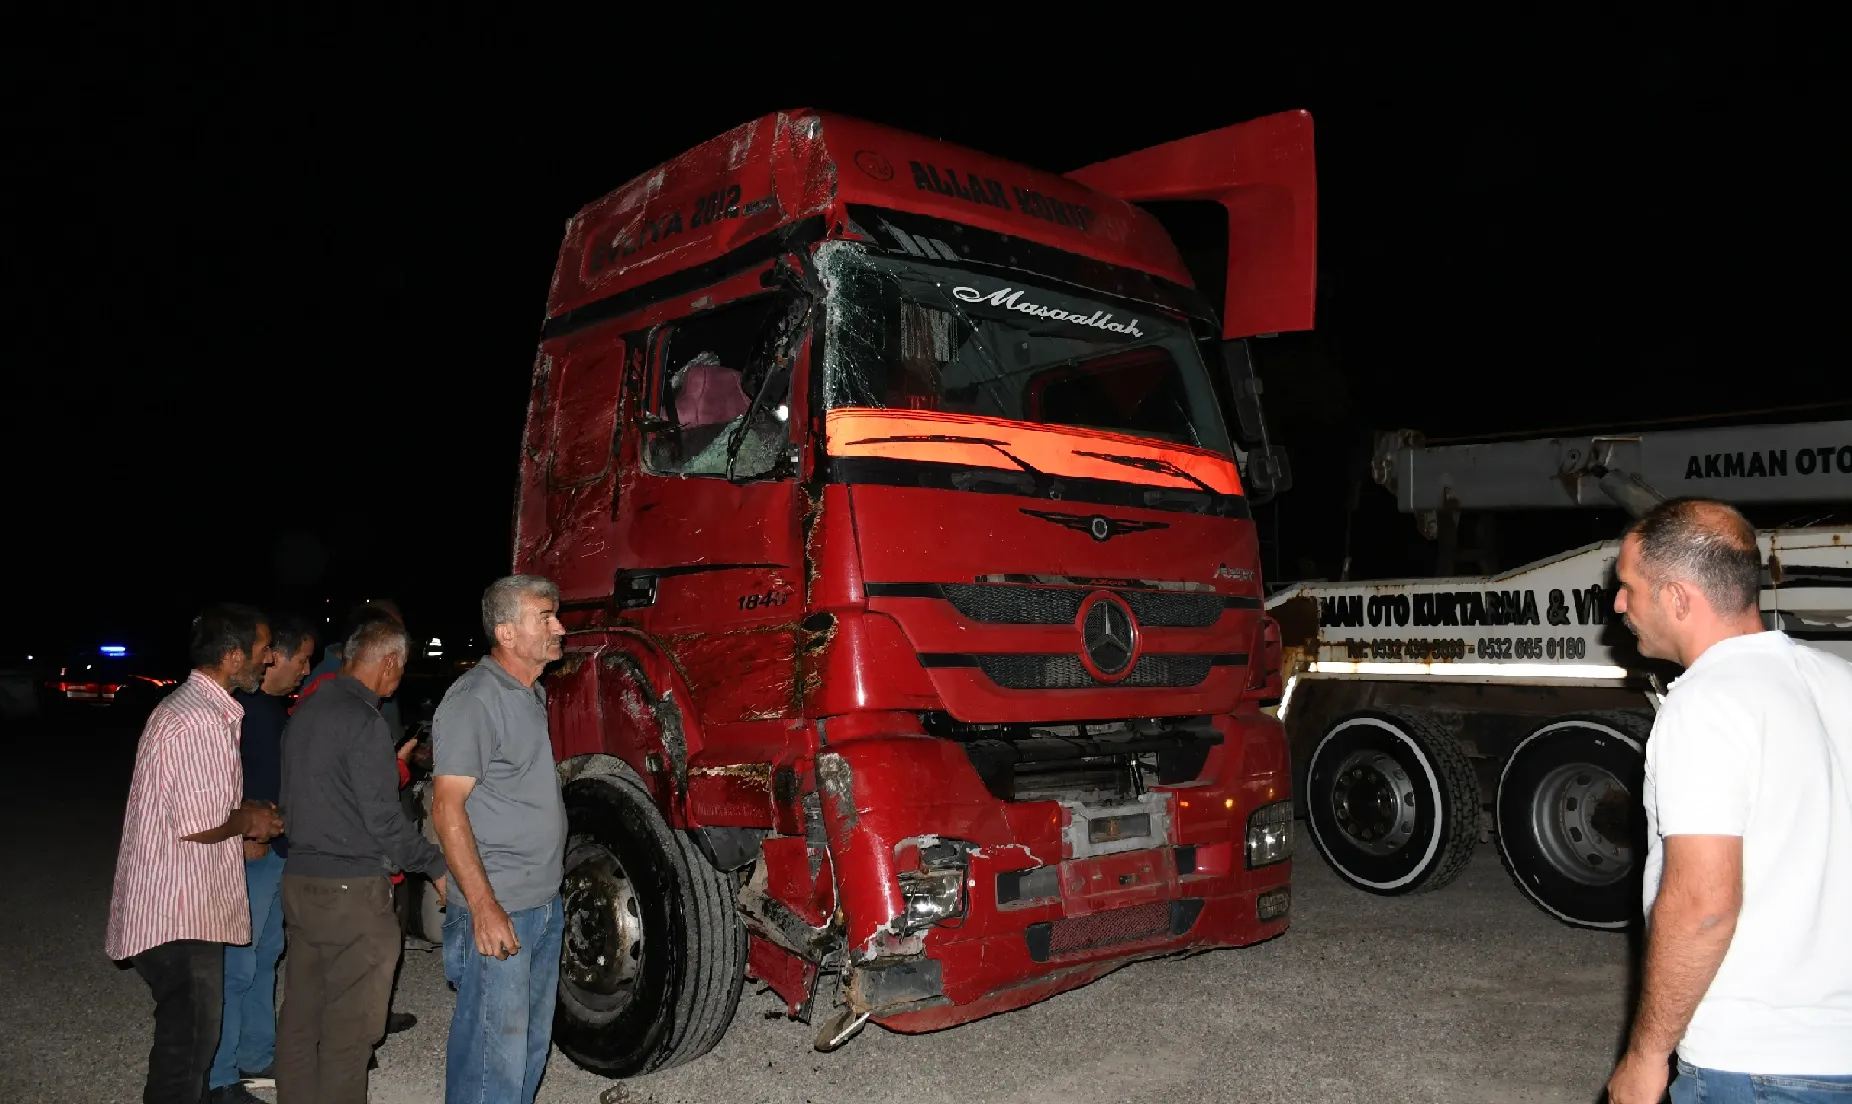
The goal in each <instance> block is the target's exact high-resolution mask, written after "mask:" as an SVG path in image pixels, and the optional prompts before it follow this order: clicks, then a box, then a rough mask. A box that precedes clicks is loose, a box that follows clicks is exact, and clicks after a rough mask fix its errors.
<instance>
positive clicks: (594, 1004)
mask: <svg viewBox="0 0 1852 1104" xmlns="http://www.w3.org/2000/svg"><path fill="white" fill-rule="evenodd" d="M561 888H562V890H563V896H564V898H565V900H564V902H563V904H564V907H565V913H566V926H565V933H564V935H565V938H564V940H563V941H562V947H561V954H560V971H559V979H560V984H561V985H562V986H563V987H565V988H566V989H567V990H568V991H569V992H570V993H571V995H572V997H573V998H574V999H575V1000H577V1001H578V1002H579V1003H580V1004H582V1005H584V1006H585V1007H587V1008H590V1009H594V1010H596V1011H599V1012H603V1013H615V1012H617V1011H620V1010H621V1009H622V1008H623V1007H624V1006H625V1005H627V1004H629V1003H630V1000H631V997H632V995H633V994H634V992H635V989H636V984H637V979H638V978H639V977H640V976H641V975H642V970H643V955H644V949H645V946H646V944H645V940H644V935H645V932H644V926H643V909H642V907H641V905H640V903H639V902H638V901H637V894H636V887H635V885H634V884H633V883H632V882H631V880H630V877H629V876H628V875H627V874H626V873H625V872H624V867H623V864H622V863H620V862H618V861H617V856H616V855H613V854H612V853H611V852H610V850H609V849H607V848H606V847H604V846H603V845H602V844H596V843H589V844H585V845H582V846H580V847H578V848H575V849H574V850H573V852H572V854H571V855H569V856H567V859H566V876H565V879H564V882H563V884H562V887H561Z"/></svg>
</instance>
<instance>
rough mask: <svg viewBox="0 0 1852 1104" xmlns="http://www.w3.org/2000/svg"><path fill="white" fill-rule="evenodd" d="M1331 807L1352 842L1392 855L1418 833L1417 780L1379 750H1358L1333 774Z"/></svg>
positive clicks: (1358, 845) (1371, 850)
mask: <svg viewBox="0 0 1852 1104" xmlns="http://www.w3.org/2000/svg"><path fill="white" fill-rule="evenodd" d="M1331 811H1332V814H1333V817H1334V819H1335V820H1336V821H1337V825H1338V829H1339V830H1340V831H1342V832H1343V833H1344V834H1345V836H1347V837H1349V839H1350V842H1351V843H1352V844H1354V845H1355V846H1357V847H1358V848H1360V849H1362V850H1363V851H1365V852H1367V853H1369V854H1372V855H1392V854H1394V853H1395V852H1397V851H1399V850H1401V849H1402V847H1403V846H1404V845H1405V844H1407V843H1408V841H1409V840H1410V839H1411V838H1413V837H1414V834H1415V813H1416V808H1415V783H1414V780H1413V779H1411V778H1409V776H1408V771H1406V770H1404V769H1403V767H1402V764H1400V763H1398V762H1396V761H1395V760H1394V759H1393V758H1391V757H1390V756H1388V755H1385V754H1383V753H1382V752H1380V751H1371V750H1363V751H1353V752H1351V753H1350V754H1349V755H1348V756H1346V757H1345V758H1344V761H1343V762H1341V763H1339V764H1338V769H1337V771H1336V772H1335V774H1334V775H1333V777H1332V782H1331Z"/></svg>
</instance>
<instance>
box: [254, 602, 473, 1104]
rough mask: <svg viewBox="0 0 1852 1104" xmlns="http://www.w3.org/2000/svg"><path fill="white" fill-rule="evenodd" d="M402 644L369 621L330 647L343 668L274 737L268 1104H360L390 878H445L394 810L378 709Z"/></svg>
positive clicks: (388, 945)
mask: <svg viewBox="0 0 1852 1104" xmlns="http://www.w3.org/2000/svg"><path fill="white" fill-rule="evenodd" d="M409 648H410V641H409V640H408V639H407V638H406V635H405V628H404V626H402V625H400V624H399V623H398V622H396V621H389V620H378V621H369V622H367V623H365V624H363V625H361V626H360V627H359V628H358V629H356V630H354V632H353V634H352V635H351V636H349V637H348V639H347V642H346V644H345V645H344V647H343V649H342V665H341V673H340V674H339V675H338V676H336V677H335V678H334V679H333V680H332V681H330V682H328V683H325V684H324V685H323V686H322V687H321V688H320V689H319V690H317V691H316V692H315V693H314V694H312V695H310V696H309V697H307V698H306V699H304V700H303V702H302V704H301V705H300V706H299V707H298V708H297V710H296V712H295V714H294V715H293V716H292V717H291V718H290V722H289V728H288V730H287V731H286V732H285V733H284V736H283V801H282V812H283V817H284V823H286V824H287V825H288V826H289V832H290V837H289V841H290V854H289V861H288V863H287V864H286V866H285V868H284V871H283V914H284V919H285V920H286V921H287V922H288V924H289V963H288V966H287V969H288V973H287V974H286V975H285V978H284V994H283V1017H282V1024H281V1030H280V1031H279V1033H278V1038H277V1100H278V1102H279V1104H298V1102H300V1104H350V1102H351V1104H364V1101H365V1100H366V1097H367V1059H368V1058H370V1057H371V1056H372V1051H373V1044H374V1043H376V1042H378V1041H379V1039H380V1037H381V1036H383V1035H384V1034H385V1032H386V1004H387V999H388V997H389V996H390V993H391V990H392V972H393V967H394V966H396V965H397V964H398V960H399V947H400V938H401V937H400V934H399V922H398V917H397V916H396V915H394V913H393V910H392V887H391V884H390V882H389V881H388V878H389V876H390V875H391V874H392V873H393V872H394V871H399V870H410V871H416V872H418V873H421V874H424V875H425V876H427V877H429V878H430V879H431V883H432V885H433V886H434V887H435V888H436V890H437V893H438V898H439V900H442V898H443V895H444V891H445V888H446V886H445V881H444V876H445V874H446V873H448V871H447V869H446V867H445V865H444V855H443V852H442V851H440V850H439V849H438V847H437V845H436V844H434V843H432V842H430V841H429V840H427V839H425V838H424V837H423V836H422V835H419V833H418V830H417V829H416V828H415V827H413V826H412V823H411V821H410V820H409V819H408V818H407V817H406V816H405V810H404V809H403V808H402V807H401V806H400V804H399V798H398V788H399V774H398V769H397V767H396V766H395V765H394V763H393V757H392V743H391V740H390V739H389V738H388V737H387V733H386V721H385V718H383V717H381V716H380V710H379V703H380V699H381V698H383V697H387V696H390V695H391V694H392V692H393V691H394V690H395V689H397V688H398V685H399V680H400V678H401V677H402V676H403V675H404V673H405V659H406V655H407V653H408V651H409Z"/></svg>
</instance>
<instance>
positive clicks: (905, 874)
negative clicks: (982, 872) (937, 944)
mask: <svg viewBox="0 0 1852 1104" xmlns="http://www.w3.org/2000/svg"><path fill="white" fill-rule="evenodd" d="M967 846H968V845H967V844H966V843H965V842H964V841H962V840H939V841H936V842H933V843H931V844H928V845H926V846H922V847H921V848H920V849H919V869H917V870H903V871H901V872H900V873H899V875H898V876H897V877H898V878H899V881H900V897H901V900H902V901H903V902H904V905H903V907H902V909H901V913H900V915H899V916H898V917H896V918H895V920H896V923H895V925H894V926H895V927H896V928H897V929H898V930H899V932H901V933H906V932H916V931H924V930H925V929H927V928H930V927H932V926H933V925H934V924H937V923H939V922H940V921H942V920H950V919H954V918H956V917H959V916H963V915H964V914H965V868H966V866H967V860H966V859H965V849H966V847H967Z"/></svg>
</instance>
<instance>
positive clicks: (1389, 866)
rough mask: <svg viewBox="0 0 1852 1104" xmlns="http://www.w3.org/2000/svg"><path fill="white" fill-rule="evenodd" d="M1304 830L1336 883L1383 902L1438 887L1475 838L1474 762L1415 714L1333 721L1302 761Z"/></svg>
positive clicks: (1368, 713)
mask: <svg viewBox="0 0 1852 1104" xmlns="http://www.w3.org/2000/svg"><path fill="white" fill-rule="evenodd" d="M1303 792H1304V793H1305V795H1306V822H1307V824H1308V825H1309V826H1310V827H1311V829H1312V842H1313V843H1314V844H1316V845H1317V847H1318V850H1319V853H1320V854H1322V855H1324V857H1325V861H1326V862H1328V863H1330V864H1331V869H1333V870H1335V871H1337V874H1338V876H1339V877H1340V878H1343V879H1344V880H1345V881H1347V882H1349V883H1350V884H1351V885H1354V886H1356V887H1357V888H1358V889H1362V890H1366V891H1368V892H1370V893H1375V894H1379V895H1381V896H1384V897H1398V896H1401V895H1403V894H1407V893H1423V892H1426V891H1428V890H1433V889H1439V888H1440V887H1441V886H1444V885H1446V884H1447V883H1448V882H1451V881H1452V880H1453V879H1454V878H1456V877H1458V876H1459V873H1460V871H1461V870H1463V869H1465V868H1466V863H1467V861H1468V860H1469V859H1471V858H1472V855H1473V845H1474V844H1475V843H1477V842H1478V840H1479V781H1478V777H1477V776H1476V775H1475V774H1474V773H1473V765H1472V761H1471V760H1469V759H1468V758H1467V757H1466V753H1465V752H1464V751H1461V750H1460V745H1459V744H1457V743H1456V742H1454V739H1453V737H1452V736H1450V735H1448V734H1447V732H1446V731H1445V730H1443V729H1442V728H1441V727H1440V726H1439V725H1437V724H1435V723H1434V722H1433V721H1431V720H1429V719H1428V718H1426V717H1423V716H1421V715H1419V714H1416V713H1412V712H1406V711H1402V710H1394V709H1369V710H1364V711H1361V712H1357V713H1351V714H1348V715H1346V716H1343V717H1339V718H1338V719H1337V720H1336V721H1334V722H1332V724H1331V727H1330V728H1328V729H1326V730H1325V734H1324V735H1323V736H1321V737H1319V740H1318V743H1317V745H1316V746H1315V747H1314V748H1313V750H1312V755H1311V757H1310V759H1309V760H1308V761H1307V763H1306V772H1305V786H1304V787H1303Z"/></svg>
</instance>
